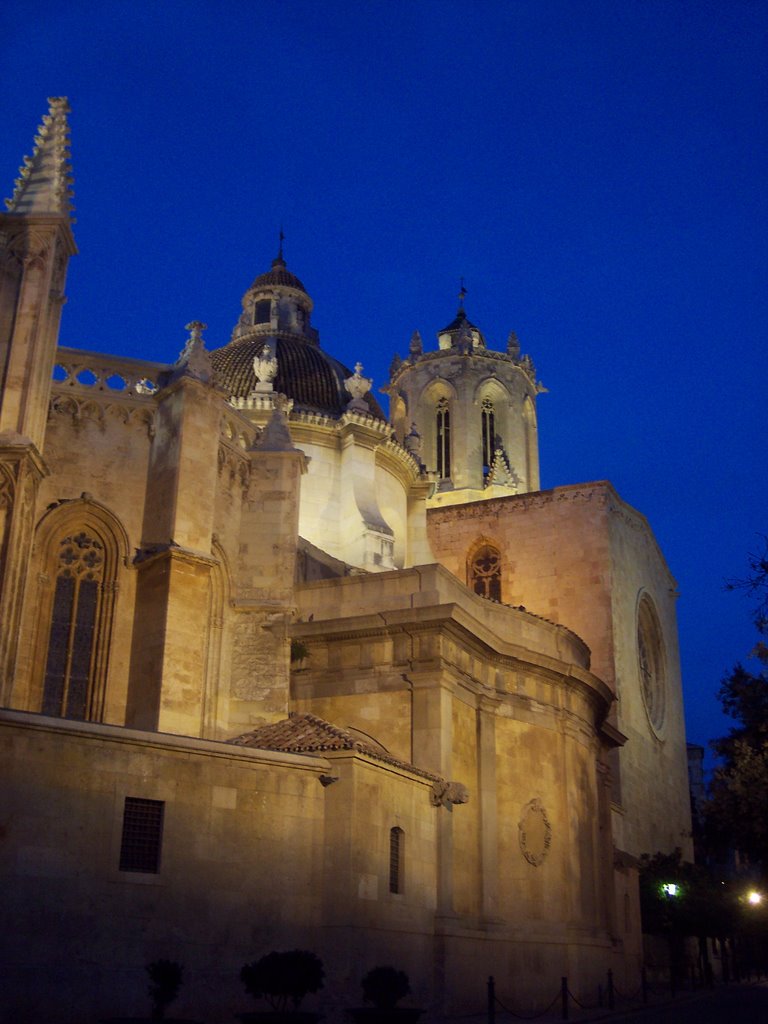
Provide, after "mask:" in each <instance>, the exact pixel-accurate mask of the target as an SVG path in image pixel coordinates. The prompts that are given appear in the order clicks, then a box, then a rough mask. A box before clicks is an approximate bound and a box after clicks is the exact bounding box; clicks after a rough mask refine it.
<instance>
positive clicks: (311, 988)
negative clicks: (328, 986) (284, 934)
mask: <svg viewBox="0 0 768 1024" xmlns="http://www.w3.org/2000/svg"><path fill="white" fill-rule="evenodd" d="M324 978H325V971H324V970H323V963H322V960H320V958H319V957H317V956H316V955H315V954H314V953H310V952H308V951H307V950H305V949H293V950H290V951H288V952H284V953H279V952H275V951H274V950H273V951H272V952H271V953H267V955H266V956H263V957H262V958H261V960H256V961H254V962H253V963H250V964H244V965H243V967H242V969H241V971H240V980H241V981H242V983H243V985H245V990H246V992H248V994H249V995H252V996H254V997H255V998H256V999H262V998H263V999H266V1001H267V1002H268V1003H269V1005H270V1006H271V1007H272V1009H273V1010H277V1011H279V1012H283V1011H284V1010H285V1009H286V1008H287V1007H288V1005H289V1003H290V1004H291V1005H292V1006H293V1008H294V1010H295V1009H298V1007H299V1005H300V1003H301V1001H302V999H303V998H304V996H306V995H307V994H308V993H310V992H317V991H319V990H320V989H321V988H322V987H323V979H324Z"/></svg>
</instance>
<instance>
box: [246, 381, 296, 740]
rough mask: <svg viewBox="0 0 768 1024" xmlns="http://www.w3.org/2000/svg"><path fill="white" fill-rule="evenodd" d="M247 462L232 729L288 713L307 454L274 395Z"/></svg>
mask: <svg viewBox="0 0 768 1024" xmlns="http://www.w3.org/2000/svg"><path fill="white" fill-rule="evenodd" d="M249 454H250V460H251V470H250V481H249V485H248V491H247V493H246V495H245V498H244V500H243V509H242V515H241V522H240V549H239V558H238V562H237V567H236V578H235V592H234V596H233V610H234V612H235V620H234V637H233V648H232V681H231V691H230V697H231V699H230V716H231V717H230V721H231V725H232V728H233V730H235V731H236V730H237V729H238V728H248V727H249V726H251V727H252V726H253V725H255V724H258V723H262V722H271V721H277V720H279V719H281V718H285V717H286V715H287V713H288V698H289V683H290V640H289V639H288V634H287V630H286V625H287V622H288V620H289V618H290V616H291V614H292V612H293V607H294V587H295V577H296V559H297V552H298V537H299V498H300V490H301V477H302V474H303V473H305V472H306V468H307V459H306V456H305V455H304V453H303V452H302V451H300V450H299V449H297V448H294V447H293V444H292V442H291V438H290V434H289V432H288V426H287V422H286V418H285V415H284V413H283V401H282V396H277V398H276V403H275V409H274V411H273V414H272V418H271V419H270V421H269V422H268V423H267V426H266V427H265V429H264V432H263V434H262V437H261V439H260V440H259V442H258V445H257V447H256V448H255V449H254V450H253V451H252V452H250V453H249Z"/></svg>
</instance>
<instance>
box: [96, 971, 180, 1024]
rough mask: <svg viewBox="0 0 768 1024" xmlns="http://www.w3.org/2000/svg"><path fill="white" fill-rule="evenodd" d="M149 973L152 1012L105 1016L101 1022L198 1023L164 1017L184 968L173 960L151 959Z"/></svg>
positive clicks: (178, 985) (174, 995) (104, 1023)
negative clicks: (135, 1014)
mask: <svg viewBox="0 0 768 1024" xmlns="http://www.w3.org/2000/svg"><path fill="white" fill-rule="evenodd" d="M146 971H147V974H148V975H149V998H150V999H151V1000H152V1012H151V1015H150V1016H149V1017H105V1018H103V1019H102V1024H149V1022H151V1021H158V1020H162V1021H165V1022H166V1024H199V1022H198V1021H192V1020H187V1019H184V1018H181V1017H166V1016H165V1011H166V1009H167V1008H168V1007H169V1006H170V1004H171V1003H172V1002H173V1001H174V999H176V997H177V996H178V994H179V989H180V988H181V982H182V978H183V974H184V968H183V967H182V966H181V964H177V963H176V962H175V961H173V960H153V961H152V963H151V964H147V966H146Z"/></svg>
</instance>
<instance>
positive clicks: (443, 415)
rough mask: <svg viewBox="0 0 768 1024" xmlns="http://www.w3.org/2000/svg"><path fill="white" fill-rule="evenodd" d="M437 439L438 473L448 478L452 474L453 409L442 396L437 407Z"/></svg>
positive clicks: (436, 460)
mask: <svg viewBox="0 0 768 1024" xmlns="http://www.w3.org/2000/svg"><path fill="white" fill-rule="evenodd" d="M435 440H436V448H437V451H436V453H435V456H436V457H435V463H436V465H437V475H438V476H439V477H440V479H441V480H446V479H448V477H450V475H451V410H450V406H449V405H448V399H447V398H441V399H440V400H439V401H438V403H437V405H436V407H435Z"/></svg>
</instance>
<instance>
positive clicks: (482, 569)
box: [467, 544, 501, 601]
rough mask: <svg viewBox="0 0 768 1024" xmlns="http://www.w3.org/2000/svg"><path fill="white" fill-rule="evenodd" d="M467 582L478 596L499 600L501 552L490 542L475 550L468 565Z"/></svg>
mask: <svg viewBox="0 0 768 1024" xmlns="http://www.w3.org/2000/svg"><path fill="white" fill-rule="evenodd" d="M468 569H469V571H468V573H467V575H468V577H469V579H468V580H467V583H468V584H469V586H470V587H471V588H472V590H474V592H475V593H476V594H479V595H480V597H485V598H487V599H488V600H489V601H501V554H500V552H499V551H497V550H496V548H494V547H491V545H490V544H484V545H483V546H482V547H481V548H480V549H479V550H478V551H476V552H475V554H474V556H473V557H472V559H471V561H470V562H469V566H468Z"/></svg>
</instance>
